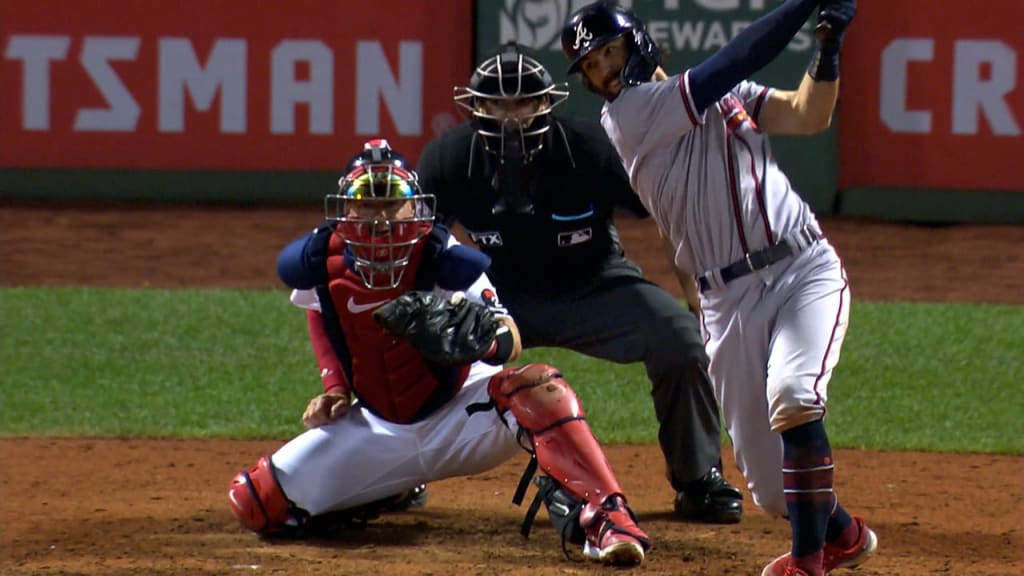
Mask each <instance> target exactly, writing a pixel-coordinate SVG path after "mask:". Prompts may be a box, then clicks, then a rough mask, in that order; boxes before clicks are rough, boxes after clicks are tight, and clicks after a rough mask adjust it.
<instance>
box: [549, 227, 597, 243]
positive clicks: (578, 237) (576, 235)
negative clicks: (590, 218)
mask: <svg viewBox="0 0 1024 576" xmlns="http://www.w3.org/2000/svg"><path fill="white" fill-rule="evenodd" d="M593 237H594V230H593V229H592V228H583V229H582V230H573V231H571V232H562V233H561V234H559V235H558V245H559V247H562V248H564V247H566V246H573V245H575V244H582V243H584V242H590V239H591V238H593Z"/></svg>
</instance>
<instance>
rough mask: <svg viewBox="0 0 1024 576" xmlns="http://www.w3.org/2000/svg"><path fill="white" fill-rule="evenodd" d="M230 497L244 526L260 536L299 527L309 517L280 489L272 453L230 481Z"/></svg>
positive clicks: (235, 511)
mask: <svg viewBox="0 0 1024 576" xmlns="http://www.w3.org/2000/svg"><path fill="white" fill-rule="evenodd" d="M228 500H229V501H230V503H231V511H232V512H234V513H235V516H237V517H238V519H239V520H241V522H242V525H243V526H245V527H246V528H248V529H249V530H252V531H253V532H256V533H257V534H261V535H267V536H271V535H277V534H284V533H288V532H290V531H293V530H298V529H299V528H301V526H302V523H303V521H304V520H305V519H306V517H308V514H306V513H305V512H304V511H302V510H301V509H299V508H297V507H296V506H295V505H294V504H292V503H291V501H289V500H288V497H287V496H285V494H284V491H283V490H281V484H280V483H279V482H278V481H277V477H276V476H275V473H274V465H273V463H272V462H271V461H270V456H263V457H262V458H260V459H259V460H258V461H257V462H256V464H255V465H254V466H253V467H252V468H249V469H248V470H243V471H241V472H239V473H238V474H237V475H236V476H235V477H234V478H233V479H232V480H231V484H230V485H229V486H228Z"/></svg>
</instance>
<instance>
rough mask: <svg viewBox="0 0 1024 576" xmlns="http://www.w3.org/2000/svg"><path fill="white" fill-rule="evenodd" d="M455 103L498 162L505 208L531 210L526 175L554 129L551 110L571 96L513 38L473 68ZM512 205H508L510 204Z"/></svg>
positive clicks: (497, 178)
mask: <svg viewBox="0 0 1024 576" xmlns="http://www.w3.org/2000/svg"><path fill="white" fill-rule="evenodd" d="M454 94H455V103H456V104H457V105H458V106H459V107H460V108H462V109H463V110H464V111H466V112H468V114H469V117H470V119H471V123H472V125H473V128H474V129H475V130H476V133H477V135H478V136H479V137H480V139H481V141H482V143H483V147H484V149H485V150H487V151H488V152H489V153H491V154H492V155H493V156H494V157H495V158H496V159H497V164H498V170H497V174H495V180H494V185H495V187H496V189H497V190H498V192H499V197H500V200H499V202H498V204H497V205H496V206H495V212H500V211H502V210H504V209H506V207H510V208H513V209H515V210H518V211H530V210H529V201H528V199H527V196H528V194H527V193H528V190H527V189H526V188H527V187H528V184H527V183H528V181H529V178H528V177H527V175H528V171H529V168H530V166H529V165H530V163H531V162H532V161H533V159H534V157H535V156H536V155H537V152H539V151H540V150H541V148H543V146H544V135H545V134H546V133H547V132H548V130H550V129H551V112H552V110H554V109H555V108H556V107H558V106H559V105H561V104H562V103H564V102H565V100H566V98H568V97H569V91H568V88H567V85H566V84H565V83H564V82H563V83H559V84H555V82H554V81H553V80H552V79H551V74H549V73H548V71H547V69H545V68H544V65H543V64H541V63H540V61H538V60H537V59H536V58H534V57H533V56H530V55H528V54H527V53H526V48H524V47H523V46H520V45H519V44H516V43H515V42H509V43H507V44H505V45H503V46H502V47H501V48H500V49H499V50H498V51H497V52H496V53H495V54H493V55H492V56H489V57H488V58H486V59H485V60H484V61H483V62H481V63H480V65H479V66H477V67H476V69H475V70H474V71H473V75H472V76H471V77H470V80H469V86H463V87H456V88H455V91H454ZM506 205H507V206H506Z"/></svg>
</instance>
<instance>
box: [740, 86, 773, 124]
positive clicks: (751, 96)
mask: <svg viewBox="0 0 1024 576" xmlns="http://www.w3.org/2000/svg"><path fill="white" fill-rule="evenodd" d="M771 91H772V89H771V88H769V87H768V86H764V85H763V84H758V83H757V82H752V81H750V80H744V81H742V82H740V83H739V84H737V85H736V87H735V88H733V89H732V93H733V94H735V95H736V97H737V98H739V99H740V102H742V103H743V107H744V108H746V110H747V114H750V117H751V118H753V119H754V122H757V121H759V120H760V119H761V110H762V109H764V103H765V102H766V101H767V100H768V94H770V93H771Z"/></svg>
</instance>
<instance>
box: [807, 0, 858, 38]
mask: <svg viewBox="0 0 1024 576" xmlns="http://www.w3.org/2000/svg"><path fill="white" fill-rule="evenodd" d="M856 14H857V0H821V11H820V12H818V26H817V27H816V28H815V29H814V35H815V36H816V37H817V38H818V41H820V42H836V43H839V42H841V41H842V39H843V33H844V32H846V27H847V26H849V25H850V22H851V21H852V20H853V17H854V15H856Z"/></svg>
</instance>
